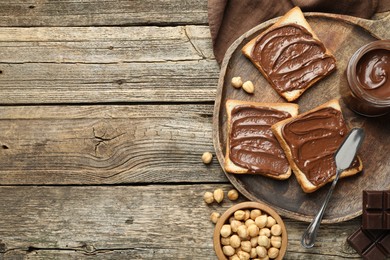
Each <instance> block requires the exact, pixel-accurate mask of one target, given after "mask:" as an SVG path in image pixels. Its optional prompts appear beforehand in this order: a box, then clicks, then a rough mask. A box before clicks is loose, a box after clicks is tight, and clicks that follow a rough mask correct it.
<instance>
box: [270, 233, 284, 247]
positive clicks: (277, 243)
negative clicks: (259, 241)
mask: <svg viewBox="0 0 390 260" xmlns="http://www.w3.org/2000/svg"><path fill="white" fill-rule="evenodd" d="M271 245H272V246H273V247H276V248H280V247H281V246H282V237H280V236H272V237H271Z"/></svg>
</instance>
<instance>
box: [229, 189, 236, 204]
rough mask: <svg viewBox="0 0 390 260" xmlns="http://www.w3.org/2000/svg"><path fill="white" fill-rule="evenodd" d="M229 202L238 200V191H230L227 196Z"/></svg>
mask: <svg viewBox="0 0 390 260" xmlns="http://www.w3.org/2000/svg"><path fill="white" fill-rule="evenodd" d="M227 196H228V198H229V200H231V201H234V200H237V199H238V191H237V190H234V189H233V190H229V192H228V194H227Z"/></svg>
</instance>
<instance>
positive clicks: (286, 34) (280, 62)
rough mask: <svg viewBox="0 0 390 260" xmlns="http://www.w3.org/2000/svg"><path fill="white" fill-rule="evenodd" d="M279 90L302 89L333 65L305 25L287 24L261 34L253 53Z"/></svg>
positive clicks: (255, 59)
mask: <svg viewBox="0 0 390 260" xmlns="http://www.w3.org/2000/svg"><path fill="white" fill-rule="evenodd" d="M252 59H253V60H254V61H256V62H259V63H260V64H261V66H262V68H263V70H264V72H265V73H266V74H267V75H268V77H269V79H270V80H271V81H272V82H273V85H274V87H275V88H276V90H277V91H279V92H286V91H292V90H297V89H305V88H307V87H308V86H309V85H310V83H311V82H312V81H313V80H315V79H316V78H318V77H322V76H324V75H327V74H328V73H329V72H331V71H332V70H333V69H334V68H335V67H336V61H335V59H334V58H333V57H332V56H330V55H328V54H326V48H325V46H324V45H323V44H322V43H321V42H320V41H318V40H316V39H314V38H313V35H312V34H311V33H310V32H309V31H308V30H307V29H306V28H304V27H302V26H300V25H297V24H288V25H285V26H282V27H277V28H275V29H272V30H270V31H269V32H267V33H265V34H264V35H263V36H261V37H260V38H259V39H258V40H257V42H256V45H255V47H254V48H253V52H252Z"/></svg>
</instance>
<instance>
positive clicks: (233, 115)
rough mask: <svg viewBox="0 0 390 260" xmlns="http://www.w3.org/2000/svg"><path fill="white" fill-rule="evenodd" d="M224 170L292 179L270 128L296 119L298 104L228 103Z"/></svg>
mask: <svg viewBox="0 0 390 260" xmlns="http://www.w3.org/2000/svg"><path fill="white" fill-rule="evenodd" d="M226 111H227V141H226V155H225V163H224V168H225V170H226V171H227V172H230V173H234V174H260V175H263V176H267V177H271V178H274V179H278V180H284V179H287V178H289V177H290V176H291V167H290V165H289V163H288V160H287V158H286V155H285V154H284V151H283V149H282V148H281V147H280V144H279V143H278V141H277V140H276V138H275V137H274V135H273V133H272V131H271V125H273V124H275V123H276V122H279V121H281V120H284V119H287V118H290V117H292V116H296V115H297V114H298V105H296V104H291V103H257V102H249V101H241V100H228V101H227V102H226Z"/></svg>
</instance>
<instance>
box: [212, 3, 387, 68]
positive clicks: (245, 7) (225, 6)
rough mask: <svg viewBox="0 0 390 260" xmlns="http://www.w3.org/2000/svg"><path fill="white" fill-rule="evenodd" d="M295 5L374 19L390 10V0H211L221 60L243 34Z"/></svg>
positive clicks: (306, 9)
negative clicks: (375, 15) (377, 14)
mask: <svg viewBox="0 0 390 260" xmlns="http://www.w3.org/2000/svg"><path fill="white" fill-rule="evenodd" d="M294 6H299V7H300V8H301V9H302V11H304V12H326V13H338V14H346V15H351V16H357V17H362V18H371V17H372V16H373V15H374V14H375V13H379V12H384V11H389V10H390V0H336V1H330V0H208V18H209V26H210V32H211V37H212V40H213V50H214V55H215V57H216V59H217V61H218V63H221V62H222V60H223V56H224V54H225V52H226V50H227V49H228V48H229V46H230V45H231V44H232V43H233V42H234V41H235V40H236V39H237V38H238V37H239V36H240V35H242V34H243V33H245V32H246V31H248V30H249V29H251V28H253V27H255V26H256V25H258V24H260V23H262V22H264V21H267V20H269V19H271V18H274V17H277V16H281V15H284V14H285V13H286V12H287V11H288V10H290V9H291V8H293V7H294Z"/></svg>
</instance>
